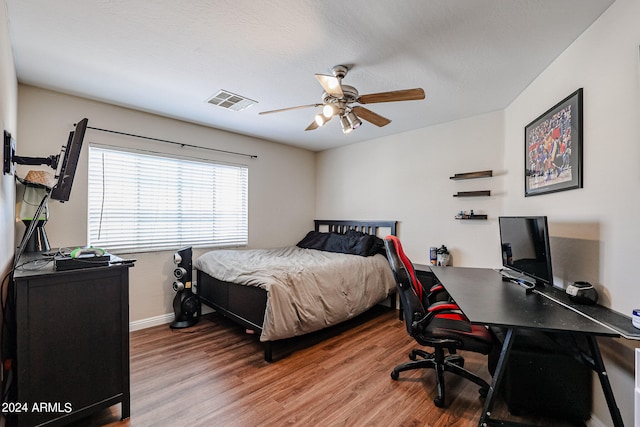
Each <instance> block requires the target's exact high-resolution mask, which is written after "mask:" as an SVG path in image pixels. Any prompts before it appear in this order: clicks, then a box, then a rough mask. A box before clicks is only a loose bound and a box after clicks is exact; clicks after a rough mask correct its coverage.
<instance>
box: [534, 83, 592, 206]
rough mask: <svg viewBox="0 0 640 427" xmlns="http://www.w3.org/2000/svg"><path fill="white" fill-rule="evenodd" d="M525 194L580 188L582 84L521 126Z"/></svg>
mask: <svg viewBox="0 0 640 427" xmlns="http://www.w3.org/2000/svg"><path fill="white" fill-rule="evenodd" d="M524 157H525V159H524V162H525V163H524V171H525V176H524V195H525V197H528V196H536V195H539V194H547V193H553V192H556V191H564V190H572V189H575V188H582V88H580V89H578V90H576V91H575V92H573V93H572V94H571V95H569V96H567V97H566V98H565V99H563V100H562V101H560V102H558V103H557V104H556V105H554V106H553V107H551V108H550V109H549V110H547V111H546V112H545V113H543V114H542V115H541V116H540V117H538V118H537V119H535V120H534V121H532V122H531V123H529V124H528V125H527V126H526V127H525V128H524Z"/></svg>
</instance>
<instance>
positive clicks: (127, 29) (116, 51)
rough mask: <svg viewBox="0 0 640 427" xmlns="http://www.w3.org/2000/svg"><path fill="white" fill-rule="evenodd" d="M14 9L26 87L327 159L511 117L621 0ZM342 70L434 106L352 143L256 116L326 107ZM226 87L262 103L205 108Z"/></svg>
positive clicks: (399, 105) (44, 0) (308, 118)
mask: <svg viewBox="0 0 640 427" xmlns="http://www.w3.org/2000/svg"><path fill="white" fill-rule="evenodd" d="M6 2H7V9H8V16H9V30H10V36H11V40H12V45H13V50H14V57H15V62H16V68H17V74H18V79H19V81H20V82H21V83H25V84H30V85H34V86H39V87H43V88H48V89H53V90H57V91H60V92H64V93H70V94H74V95H78V96H82V97H86V98H90V99H95V100H100V101H105V102H108V103H112V104H116V105H120V106H125V107H130V108H135V109H138V110H142V111H147V112H151V113H156V114H160V115H163V116H167V117H173V118H177V119H182V120H185V121H189V122H194V123H198V124H202V125H206V126H211V127H215V128H219V129H224V130H228V131H232V132H237V133H241V134H245V135H251V136H255V137H259V138H264V139H267V140H272V141H277V142H282V143H285V144H290V145H294V146H299V147H303V148H307V149H310V150H314V151H319V150H323V149H327V148H332V147H336V146H340V145H346V144H351V143H354V142H358V141H363V140H369V139H373V138H378V137H382V136H387V135H392V134H396V133H400V132H404V131H408V130H412V129H417V128H422V127H426V126H430V125H433V124H437V123H443V122H448V121H452V120H456V119H459V118H463V117H469V116H473V115H477V114H481V113H486V112H490V111H495V110H499V109H503V108H505V107H506V106H508V105H509V104H510V103H511V102H512V101H513V100H514V98H515V97H517V96H518V95H519V94H520V93H521V92H522V90H523V89H524V88H525V87H526V86H527V85H528V84H529V83H530V82H531V81H532V80H533V79H534V78H535V77H536V76H537V75H538V74H539V73H540V72H541V71H543V70H544V69H545V68H546V67H547V66H548V65H549V64H550V63H551V62H552V61H553V60H554V59H555V58H556V57H557V56H558V55H559V54H560V53H561V52H562V51H563V50H565V49H566V48H567V47H568V46H569V45H570V44H571V43H572V42H573V41H574V40H575V39H576V38H577V37H578V36H579V35H580V34H581V33H582V32H583V31H584V30H585V29H586V28H587V27H589V25H591V24H592V23H593V22H594V21H595V20H596V19H597V18H598V17H599V16H600V15H601V14H602V13H603V12H604V10H606V8H607V7H609V6H610V5H611V4H612V3H613V0H388V1H387V0H376V1H372V0H351V1H344V0H339V1H338V0H322V1H318V0H315V1H310V0H269V1H264V2H261V1H255V0H154V1H135V0H128V1H127V0H59V1H51V0H29V1H25V0H6ZM336 64H346V65H349V66H350V67H351V69H350V71H349V73H348V75H347V76H346V78H345V79H344V81H343V83H344V84H348V85H351V86H355V87H356V88H357V89H358V91H359V92H360V94H367V93H376V92H383V91H390V90H397V89H408V88H414V87H422V88H424V90H425V92H426V99H425V100H422V101H406V102H392V103H384V104H372V105H368V108H370V109H371V110H373V111H374V112H376V113H378V114H380V115H383V116H385V117H387V118H389V119H391V120H392V122H391V123H390V124H389V125H387V126H385V127H380V128H379V127H376V126H374V125H372V124H370V123H367V122H365V124H364V125H363V126H361V127H360V128H358V129H356V130H355V131H353V132H352V133H351V134H349V135H344V134H343V133H342V131H341V129H340V125H339V123H338V121H337V120H331V121H330V122H329V123H327V124H326V125H325V126H323V127H321V128H319V129H317V130H314V131H305V130H304V129H305V128H306V127H307V126H308V125H309V124H310V123H311V122H312V120H313V116H314V114H315V113H316V111H315V109H314V108H306V109H299V110H292V111H287V112H282V113H278V114H269V115H258V112H260V111H265V110H273V109H279V108H286V107H293V106H298V105H306V104H314V103H318V102H321V101H322V99H321V95H322V87H321V86H320V84H319V83H318V81H317V80H316V79H315V77H314V74H315V73H322V74H330V68H331V67H332V66H333V65H336ZM220 89H224V90H227V91H230V92H233V93H236V94H240V95H242V96H245V97H247V98H251V99H253V100H256V101H258V104H256V105H254V106H252V107H251V108H248V109H246V110H243V111H240V112H234V111H228V110H225V109H223V108H221V107H217V106H213V105H211V104H208V103H207V102H206V101H207V100H208V99H209V98H210V97H211V96H212V95H214V94H215V93H216V92H217V91H218V90H220ZM93 123H94V125H95V126H97V127H99V126H100V123H99V120H96V121H94V122H93ZM153 136H155V137H162V136H161V135H153Z"/></svg>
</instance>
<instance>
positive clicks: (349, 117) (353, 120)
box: [347, 111, 362, 129]
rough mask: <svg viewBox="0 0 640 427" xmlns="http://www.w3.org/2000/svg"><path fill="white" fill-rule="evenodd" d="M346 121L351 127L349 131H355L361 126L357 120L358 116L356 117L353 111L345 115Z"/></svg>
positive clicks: (360, 122)
mask: <svg viewBox="0 0 640 427" xmlns="http://www.w3.org/2000/svg"><path fill="white" fill-rule="evenodd" d="M347 120H348V122H349V125H350V126H351V129H357V128H359V127H360V125H361V124H362V121H361V120H360V119H359V118H358V116H356V114H355V113H354V112H353V111H349V113H347Z"/></svg>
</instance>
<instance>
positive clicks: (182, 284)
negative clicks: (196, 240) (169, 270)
mask: <svg viewBox="0 0 640 427" xmlns="http://www.w3.org/2000/svg"><path fill="white" fill-rule="evenodd" d="M191 258H192V250H191V246H188V247H185V248H182V249H180V250H178V252H176V253H175V254H173V262H174V263H175V264H176V268H175V269H174V270H173V276H174V277H175V279H176V280H174V281H173V290H174V291H176V296H175V297H174V298H173V311H174V313H175V315H176V319H175V320H174V321H173V322H171V325H169V326H170V327H171V328H173V329H180V328H187V327H189V326H193V325H195V324H196V323H198V313H199V311H200V299H199V298H198V296H197V295H196V294H194V293H193V288H192V286H191V285H192V282H191V280H192V271H191V269H192V263H191Z"/></svg>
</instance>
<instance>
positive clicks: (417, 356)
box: [384, 236, 495, 407]
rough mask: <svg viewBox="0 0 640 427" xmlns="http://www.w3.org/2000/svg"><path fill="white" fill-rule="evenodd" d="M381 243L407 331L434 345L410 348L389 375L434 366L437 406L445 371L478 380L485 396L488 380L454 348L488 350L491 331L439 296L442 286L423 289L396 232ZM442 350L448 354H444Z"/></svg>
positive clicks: (442, 400) (442, 394)
mask: <svg viewBox="0 0 640 427" xmlns="http://www.w3.org/2000/svg"><path fill="white" fill-rule="evenodd" d="M384 245H385V248H386V250H387V258H388V259H389V264H390V265H391V269H392V270H393V275H394V277H395V279H396V284H397V287H398V294H399V295H400V303H401V308H402V310H404V319H405V324H406V327H407V332H408V333H409V335H410V336H412V337H413V338H414V339H415V340H416V341H417V342H418V343H419V344H420V345H422V346H427V347H432V348H433V349H434V351H433V353H429V352H427V351H424V350H420V349H414V350H413V351H411V353H410V354H409V358H410V359H411V361H410V362H407V363H403V364H401V365H398V366H396V367H395V368H394V369H393V371H392V372H391V378H393V379H394V380H397V379H398V378H399V377H400V372H402V371H407V370H410V369H422V368H431V369H435V371H436V381H437V396H436V397H435V398H434V399H433V401H434V403H435V405H436V406H438V407H443V406H445V384H444V372H445V371H448V372H452V373H454V374H456V375H459V376H461V377H463V378H466V379H468V380H470V381H473V382H474V383H476V384H478V385H479V386H480V394H481V396H483V397H484V396H486V395H487V393H488V391H489V384H487V382H486V381H485V380H483V379H482V378H480V377H479V376H477V375H475V374H473V373H471V372H470V371H468V370H466V369H464V359H463V358H462V356H460V355H458V354H456V351H457V350H466V351H472V352H476V353H481V354H489V352H490V351H491V350H492V348H493V346H494V343H495V337H494V336H493V334H492V333H491V331H489V330H488V329H487V328H486V327H485V326H480V325H471V323H469V320H468V319H467V318H466V317H465V316H464V314H463V313H462V311H460V308H459V307H458V306H457V305H456V304H455V302H453V301H450V300H444V301H443V300H442V293H441V292H442V290H441V289H438V288H436V287H434V288H432V289H431V290H424V289H423V288H422V284H421V283H420V281H419V280H418V279H417V276H416V274H415V270H414V268H413V265H412V264H411V261H410V260H409V258H408V257H407V256H406V255H405V253H404V251H403V250H402V245H401V244H400V240H399V239H398V238H397V237H396V236H387V237H386V238H385V240H384ZM445 351H448V353H449V354H447V355H445Z"/></svg>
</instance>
